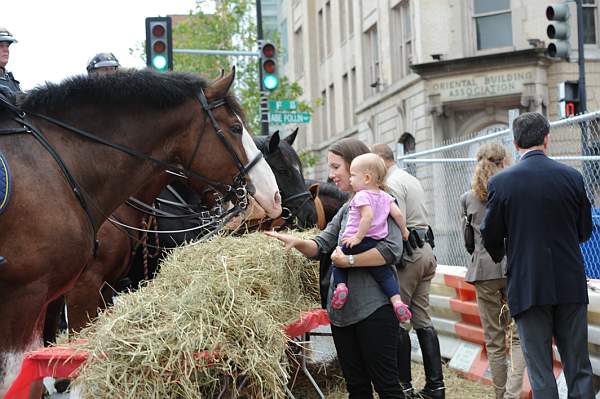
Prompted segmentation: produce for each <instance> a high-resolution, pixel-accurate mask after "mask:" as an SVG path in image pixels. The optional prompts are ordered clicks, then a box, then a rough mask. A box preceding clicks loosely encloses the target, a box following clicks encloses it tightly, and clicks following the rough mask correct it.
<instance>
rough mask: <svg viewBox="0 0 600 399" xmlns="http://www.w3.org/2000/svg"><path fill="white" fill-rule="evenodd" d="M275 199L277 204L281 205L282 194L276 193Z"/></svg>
mask: <svg viewBox="0 0 600 399" xmlns="http://www.w3.org/2000/svg"><path fill="white" fill-rule="evenodd" d="M274 199H275V203H276V204H281V194H279V191H277V192H276V193H275V198H274Z"/></svg>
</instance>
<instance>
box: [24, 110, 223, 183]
mask: <svg viewBox="0 0 600 399" xmlns="http://www.w3.org/2000/svg"><path fill="white" fill-rule="evenodd" d="M30 115H33V116H36V117H38V118H40V119H43V120H45V121H47V122H50V123H52V124H54V125H56V126H59V127H62V128H63V129H66V130H69V131H71V132H73V133H77V134H78V135H80V136H82V137H85V138H86V139H88V140H91V141H94V142H96V143H99V144H104V145H106V146H108V147H111V148H114V149H116V150H119V151H121V152H124V153H126V154H129V155H131V156H133V157H136V158H139V159H143V160H146V161H150V162H153V163H155V164H157V165H160V166H162V167H164V168H165V169H168V170H176V171H179V172H182V173H184V174H186V175H190V176H191V177H194V178H196V179H198V180H201V181H203V182H205V183H207V184H210V185H214V186H217V187H220V188H223V189H227V188H228V187H230V186H228V185H226V184H223V183H221V182H218V181H215V180H212V179H209V178H208V177H204V176H202V175H200V174H197V173H194V172H193V171H191V170H185V169H182V168H181V167H179V166H177V165H173V164H170V163H168V162H163V161H161V160H159V159H156V158H153V157H151V156H149V155H146V154H144V153H142V152H139V151H136V150H134V149H132V148H129V147H125V146H122V145H120V144H116V143H112V142H110V141H108V140H105V139H103V138H102V137H98V136H96V135H95V134H92V133H89V132H86V131H85V130H81V129H78V128H76V127H74V126H71V125H69V124H67V123H64V122H62V121H59V120H57V119H54V118H52V117H49V116H46V115H42V114H38V113H31V114H30Z"/></svg>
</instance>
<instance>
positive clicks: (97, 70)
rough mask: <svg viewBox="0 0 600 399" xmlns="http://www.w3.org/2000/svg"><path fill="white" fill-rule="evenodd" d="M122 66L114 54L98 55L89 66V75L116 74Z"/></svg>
mask: <svg viewBox="0 0 600 399" xmlns="http://www.w3.org/2000/svg"><path fill="white" fill-rule="evenodd" d="M120 66H121V64H119V60H117V57H115V55H114V54H113V53H98V54H96V55H95V56H93V57H92V59H90V61H89V62H88V65H87V71H88V74H89V75H95V74H103V73H113V72H116V71H117V70H118V69H119V67H120Z"/></svg>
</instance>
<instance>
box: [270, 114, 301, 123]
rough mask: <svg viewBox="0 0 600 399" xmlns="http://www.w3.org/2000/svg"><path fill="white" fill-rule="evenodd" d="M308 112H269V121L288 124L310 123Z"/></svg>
mask: <svg viewBox="0 0 600 399" xmlns="http://www.w3.org/2000/svg"><path fill="white" fill-rule="evenodd" d="M309 122H310V113H308V112H269V123H273V124H276V125H286V124H290V123H309Z"/></svg>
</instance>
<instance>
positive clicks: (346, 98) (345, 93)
mask: <svg viewBox="0 0 600 399" xmlns="http://www.w3.org/2000/svg"><path fill="white" fill-rule="evenodd" d="M342 101H343V102H344V130H346V129H348V128H349V127H350V122H351V115H352V110H351V109H350V82H349V81H348V74H347V73H346V74H344V76H342Z"/></svg>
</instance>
